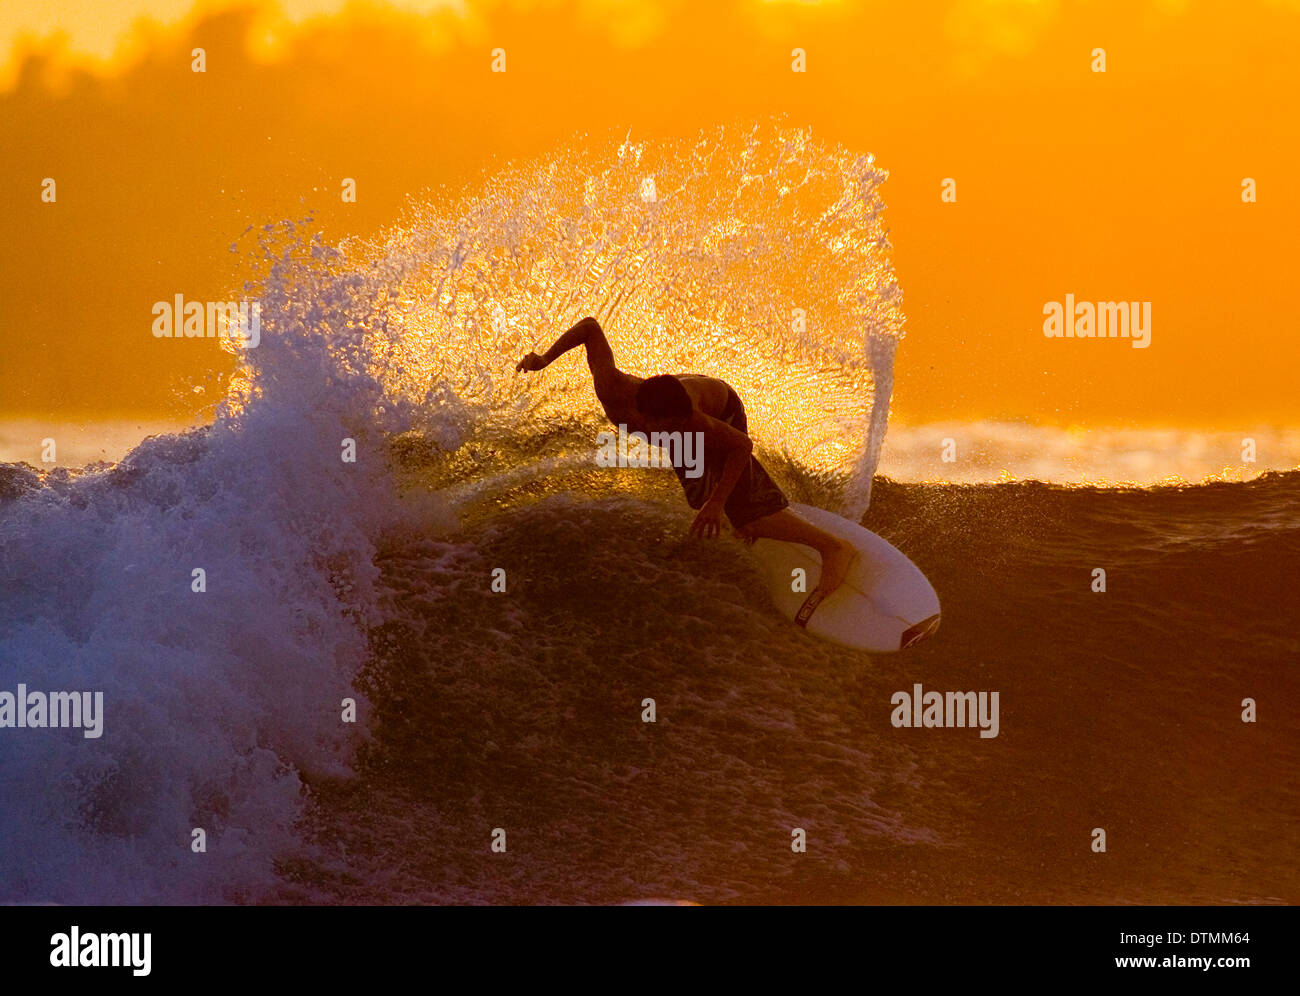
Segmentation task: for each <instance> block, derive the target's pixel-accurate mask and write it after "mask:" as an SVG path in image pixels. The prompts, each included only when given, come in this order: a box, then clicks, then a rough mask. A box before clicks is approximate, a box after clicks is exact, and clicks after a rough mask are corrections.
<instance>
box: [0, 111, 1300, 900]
mask: <svg viewBox="0 0 1300 996" xmlns="http://www.w3.org/2000/svg"><path fill="white" fill-rule="evenodd" d="M579 156H581V157H583V158H578V157H579ZM602 156H603V158H601V157H602ZM566 157H567V158H566ZM647 177H650V178H652V180H653V182H652V183H651V184H650V185H647V183H646V180H647ZM883 178H884V173H883V171H880V170H879V169H878V168H877V167H875V166H874V164H873V163H872V162H871V161H870V159H869V157H863V156H857V155H854V154H851V153H848V152H846V151H845V150H843V149H838V148H834V147H827V146H823V145H820V144H818V143H816V142H815V141H813V140H812V139H811V138H810V137H809V136H807V134H806V133H803V132H797V131H791V130H788V129H781V128H775V129H773V128H758V129H755V130H753V131H752V132H751V131H742V132H739V133H737V132H734V131H731V132H726V131H719V132H718V133H716V134H714V135H711V136H702V137H701V139H700V140H699V142H697V143H694V144H691V143H687V144H683V145H676V146H674V145H663V146H649V145H633V144H629V143H613V144H612V145H611V146H610V147H608V148H607V149H605V150H604V151H603V152H601V151H599V150H598V151H595V152H592V151H583V152H581V153H577V152H574V153H564V154H560V155H558V156H557V157H555V158H553V159H551V160H546V161H542V162H538V163H533V164H528V165H526V166H518V167H512V168H511V169H509V170H507V171H505V172H502V173H499V174H496V175H494V176H493V177H492V178H490V179H489V180H487V181H485V185H484V188H483V189H482V190H479V191H477V192H476V193H474V194H473V195H472V196H470V195H467V196H466V197H465V198H464V199H463V200H462V201H460V202H456V203H452V204H448V205H445V206H444V207H442V208H440V209H439V210H438V211H435V210H434V209H432V208H430V207H429V206H428V205H413V207H412V215H411V217H410V218H408V219H406V220H404V221H403V223H402V224H401V225H399V226H397V227H396V228H395V229H394V230H393V231H392V232H390V233H386V234H385V236H384V237H383V238H381V239H379V240H376V241H374V242H371V243H360V242H350V243H345V244H343V245H340V246H329V245H325V244H324V243H323V242H322V241H321V240H320V239H319V237H317V236H316V235H314V234H312V232H311V225H310V223H305V224H297V223H295V224H285V225H280V226H268V227H267V228H266V229H264V230H261V231H259V232H256V233H253V240H254V242H255V243H256V244H255V245H251V246H247V247H246V254H247V258H248V259H249V265H250V271H251V272H250V276H249V284H248V286H247V288H246V290H247V292H248V293H249V294H250V295H253V296H256V298H257V299H258V300H260V301H261V302H262V308H263V312H262V313H263V329H262V343H261V345H260V346H259V347H258V348H257V349H255V350H248V351H246V352H244V353H242V354H240V364H239V367H238V371H237V373H236V375H235V376H234V377H233V378H232V379H231V381H230V383H229V384H228V385H227V388H226V397H225V399H224V400H223V402H222V403H221V405H220V406H218V408H217V409H216V410H214V411H213V412H212V416H211V420H210V422H209V423H208V424H205V425H203V426H200V427H197V428H193V429H189V430H185V431H175V432H168V433H163V434H159V435H156V436H153V437H151V438H149V439H146V440H144V441H143V442H142V443H140V444H139V445H137V446H135V447H134V448H132V449H130V451H129V452H127V453H126V454H125V455H124V456H122V457H121V458H120V459H110V460H104V461H101V462H98V463H90V464H87V465H85V466H82V467H60V468H56V469H47V468H41V469H38V468H37V467H36V466H34V465H33V461H26V462H11V463H7V464H4V465H0V692H3V691H10V692H13V691H15V690H16V689H17V687H18V685H19V684H20V683H23V684H25V685H26V686H28V688H30V689H40V690H45V691H55V690H97V691H102V692H103V693H104V702H105V712H104V733H103V736H102V737H100V738H97V739H87V738H85V737H83V736H82V733H81V731H79V730H67V729H63V730H50V729H38V730H33V729H7V728H6V729H0V798H3V799H4V800H5V805H4V806H2V807H0V901H6V902H59V903H84V902H109V903H134V902H164V903H407V902H430V903H448V902H453V903H622V902H634V901H638V900H646V899H652V898H657V899H663V900H674V901H693V902H699V903H1175V904H1178V903H1278V902H1295V901H1296V900H1297V899H1300V863H1298V861H1297V848H1296V827H1297V825H1300V794H1298V793H1300V782H1298V780H1297V778H1296V772H1297V770H1298V762H1300V757H1298V756H1297V755H1298V753H1300V737H1297V733H1298V732H1300V730H1298V728H1297V727H1298V726H1300V724H1298V723H1297V714H1298V707H1300V677H1298V671H1297V661H1300V636H1298V635H1297V623H1298V622H1300V598H1298V597H1297V594H1296V589H1295V579H1296V577H1297V574H1298V573H1300V473H1297V472H1296V471H1269V472H1266V473H1263V474H1258V475H1254V476H1252V477H1250V478H1249V479H1241V480H1230V479H1220V480H1209V481H1206V482H1203V483H1169V484H1148V485H1146V486H1129V487H1120V486H1093V485H1081V484H1074V485H1070V486H1067V485H1063V484H1054V483H1047V482H1045V481H1040V480H1019V481H1008V482H1005V483H982V484H968V483H951V482H950V483H919V482H915V481H913V482H908V483H899V482H897V481H895V480H893V479H891V478H890V477H889V476H886V475H884V474H881V473H879V472H878V471H879V470H880V468H881V463H880V461H881V453H882V448H887V447H886V432H887V416H888V399H889V394H890V390H891V385H892V383H893V379H894V377H895V375H896V374H895V368H894V363H895V355H896V350H897V349H898V344H899V342H900V340H902V338H903V332H904V321H903V313H902V307H901V296H900V295H899V293H898V288H897V285H896V283H895V282H894V280H893V275H892V268H891V265H890V260H889V247H888V240H887V237H886V232H885V230H884V228H883V227H882V220H881V217H880V213H879V212H880V209H881V206H882V205H881V203H880V200H879V197H878V195H877V192H876V188H877V186H878V184H879V183H880V182H881V181H882V180H883ZM719 219H721V220H719ZM585 314H594V315H596V316H597V317H598V318H600V319H601V321H602V323H603V324H604V325H605V326H606V328H607V329H608V331H609V334H610V338H611V341H612V342H613V344H614V348H615V351H616V355H617V356H618V359H619V362H620V364H621V365H622V366H623V367H624V368H625V369H629V370H632V371H633V372H638V373H649V372H656V371H659V370H674V371H681V372H687V371H689V372H698V373H708V374H713V375H716V376H721V377H724V378H726V379H727V380H728V381H729V382H731V383H732V384H734V385H735V386H736V387H737V389H738V390H739V391H740V393H741V395H742V396H743V397H744V398H745V400H746V405H747V408H748V409H749V410H750V416H751V417H750V426H751V432H752V433H753V435H754V438H755V439H756V441H757V442H758V444H759V448H760V455H761V457H762V458H763V459H764V462H765V464H766V465H767V466H768V467H769V469H770V470H771V472H772V473H773V475H774V476H775V477H776V478H777V480H778V481H779V482H780V483H781V484H782V485H783V486H784V487H785V488H786V489H787V491H788V493H789V495H790V497H791V498H792V499H793V500H796V501H804V502H807V503H810V504H814V505H819V506H822V507H826V508H830V509H834V510H837V511H840V512H842V513H844V514H848V515H850V516H851V517H853V518H855V519H858V520H859V521H862V522H863V523H864V525H866V526H867V527H868V528H870V529H872V530H874V531H876V532H878V533H880V534H881V535H883V536H884V537H886V538H887V539H889V540H890V541H891V542H892V543H894V544H895V545H896V546H898V547H899V548H900V549H901V550H903V551H904V552H905V553H907V555H908V556H909V557H911V558H912V559H913V560H914V561H915V562H916V564H917V565H918V566H920V567H921V569H922V570H923V571H925V573H926V574H927V576H928V577H929V578H930V579H931V581H932V582H933V584H934V586H935V588H936V590H937V591H938V593H939V596H940V598H941V600H942V603H943V624H942V626H941V628H940V630H939V632H938V633H937V634H936V636H935V637H933V638H932V639H930V640H928V641H926V642H925V643H923V644H921V645H920V646H917V647H915V648H913V649H911V650H909V651H907V652H905V653H902V654H897V655H882V656H873V655H868V654H865V653H859V652H851V651H846V650H843V649H839V648H836V647H833V646H831V645H828V644H824V643H820V642H818V641H816V640H814V639H812V638H810V637H808V636H807V635H806V634H804V633H803V632H801V631H799V630H797V629H795V628H794V627H793V626H791V625H790V624H789V623H788V622H786V621H785V620H784V619H783V618H781V617H780V616H779V615H777V614H776V613H775V611H774V610H773V609H772V607H771V605H770V603H769V602H768V601H767V599H766V595H765V593H764V587H763V582H762V580H761V577H760V574H759V570H758V567H757V565H756V564H755V563H754V562H753V560H752V559H751V558H750V555H749V553H748V552H747V550H746V549H745V548H744V547H743V546H742V545H741V544H739V543H738V542H736V541H735V540H734V539H732V538H730V537H724V538H721V539H718V540H715V541H712V542H707V541H693V540H689V539H688V538H687V536H686V531H687V528H688V526H689V523H690V520H691V513H690V510H689V509H688V508H687V507H686V505H685V502H684V501H683V500H682V497H681V494H680V488H679V486H678V484H677V482H676V479H675V477H674V476H673V474H672V473H671V472H670V471H666V470H654V469H607V468H601V467H598V466H597V465H596V463H595V453H596V445H595V434H596V433H597V432H598V431H600V429H601V428H602V425H601V421H600V416H599V411H598V409H597V408H596V404H595V398H594V395H593V394H592V392H591V389H590V385H589V382H588V381H587V379H586V370H585V364H584V363H583V362H582V358H581V355H580V351H576V352H575V353H574V354H571V355H570V356H567V357H565V358H564V359H562V360H560V361H558V362H557V363H556V364H554V365H553V366H552V367H551V368H549V369H548V370H546V371H544V372H542V373H540V374H533V375H531V376H525V375H522V374H519V375H517V374H515V373H514V371H513V365H514V363H515V361H516V360H517V359H518V357H519V356H520V355H522V354H523V353H525V352H527V351H528V350H530V349H533V348H537V347H539V346H541V347H544V346H545V345H546V344H548V343H549V341H550V340H551V339H553V338H554V337H555V336H556V335H558V334H559V333H560V332H562V331H563V330H564V328H566V327H567V326H568V325H569V324H572V322H574V321H576V320H577V319H578V318H581V317H582V316H583V315H585ZM557 316H559V317H557ZM897 375H898V376H905V375H906V369H905V364H904V366H903V367H901V368H900V369H899V371H898V373H897ZM1279 438H1283V439H1289V438H1290V437H1288V436H1285V434H1284V435H1283V436H1282V437H1279ZM918 445H919V444H918ZM352 449H355V453H356V459H355V461H351V460H348V459H345V456H346V455H347V454H348V453H349V452H350V451H351V450H352ZM925 449H926V452H931V451H932V450H931V448H930V447H929V446H928V445H927V446H926V447H925ZM927 459H929V458H928V457H927ZM1217 459H1218V457H1217V455H1215V456H1213V457H1212V460H1217ZM943 472H944V469H943V468H942V467H940V468H936V473H943ZM1031 474H1032V468H1031ZM923 476H924V475H923ZM952 479H955V480H960V477H959V476H958V475H957V474H955V473H954V475H953V478H952ZM952 479H950V480H952ZM1098 568H1100V569H1102V570H1104V571H1105V577H1106V590H1105V591H1104V592H1098V591H1094V590H1093V589H1094V572H1095V571H1096V570H1097V569H1098ZM195 569H202V571H203V579H204V582H203V588H204V590H202V591H195V590H194V585H195V582H194V577H195V575H194V571H195ZM501 572H504V573H501ZM494 580H496V581H497V584H496V585H495V588H496V589H500V588H501V586H502V581H503V582H504V589H505V590H504V591H503V590H494V584H493V582H494ZM916 684H920V685H922V686H923V688H924V689H925V690H926V691H931V690H939V691H987V692H994V691H996V692H997V693H998V694H999V699H1000V721H999V733H998V736H997V737H995V738H981V737H980V736H979V734H978V731H977V730H973V729H899V728H895V727H893V726H892V724H891V721H890V717H891V713H892V712H893V706H892V705H891V698H892V697H893V696H894V694H895V693H896V692H900V691H908V692H911V691H912V689H913V688H914V686H915V685H916ZM646 699H653V700H654V704H655V722H653V723H649V722H645V721H643V710H644V708H645V704H644V702H645V700H646ZM1244 699H1252V700H1254V702H1255V704H1256V709H1257V722H1253V723H1244V722H1242V710H1243V700H1244ZM346 700H352V701H354V702H355V704H356V717H355V721H353V722H349V721H345V720H344V713H345V709H346ZM196 828H199V829H202V830H203V831H204V832H205V834H206V850H203V851H201V852H196V851H195V850H194V849H193V847H192V841H193V840H194V831H195V829H196ZM796 828H801V829H803V830H804V831H805V833H806V839H807V846H806V851H804V852H802V853H796V852H795V851H793V850H792V847H791V841H792V831H793V830H795V829H796ZM1096 828H1101V829H1103V830H1104V831H1105V834H1106V850H1105V852H1104V853H1097V852H1095V851H1094V850H1093V841H1094V830H1095V829H1096ZM498 830H500V831H503V832H504V836H503V835H502V834H501V833H496V834H495V839H497V840H498V841H499V840H501V839H504V842H505V850H504V851H500V850H494V849H493V846H492V845H493V841H494V832H495V831H498Z"/></svg>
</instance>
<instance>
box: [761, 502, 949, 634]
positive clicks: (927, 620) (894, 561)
mask: <svg viewBox="0 0 1300 996" xmlns="http://www.w3.org/2000/svg"><path fill="white" fill-rule="evenodd" d="M790 510H791V511H793V512H795V513H797V514H798V515H800V516H802V517H803V518H805V519H807V520H808V521H809V522H811V523H812V524H813V525H815V526H817V527H818V528H820V529H824V530H825V531H826V532H828V533H834V534H835V535H836V536H842V537H843V538H844V539H847V540H848V541H849V542H850V543H852V544H853V545H854V546H855V547H857V548H858V550H859V551H861V555H860V556H859V557H858V559H857V561H856V562H855V563H854V564H853V569H852V570H850V571H849V576H848V577H847V578H845V579H844V584H842V585H841V586H840V587H839V588H838V589H837V590H836V591H835V593H834V594H833V595H831V596H830V598H827V599H825V600H823V601H822V602H821V603H820V604H817V603H816V602H810V600H809V594H808V593H809V592H811V591H812V590H813V589H814V588H816V587H817V582H818V581H819V580H820V579H821V570H822V558H821V554H819V553H818V552H817V551H816V550H814V549H813V548H812V547H809V546H804V545H803V544H802V543H785V542H781V541H779V540H770V539H759V540H755V542H754V545H753V546H752V547H751V549H752V550H753V551H754V555H755V556H756V557H757V558H758V560H759V562H760V563H761V564H762V566H763V572H764V574H765V575H766V576H767V581H768V589H769V591H770V592H771V594H772V601H773V602H775V603H776V607H777V608H778V609H779V610H780V611H781V614H782V615H784V616H785V617H786V618H787V619H790V620H793V621H794V622H795V623H796V625H802V626H803V627H804V628H805V629H807V630H808V632H809V633H811V634H812V635H813V636H816V637H820V638H821V639H823V640H828V641H830V642H831V643H836V644H839V645H840V646H842V647H852V648H854V649H855V650H869V651H872V652H875V653H892V652H893V651H896V650H903V649H905V648H907V647H910V646H912V645H913V644H916V643H919V642H920V641H921V640H923V639H925V638H926V637H927V636H930V635H931V634H933V633H934V631H935V630H937V629H938V628H939V596H938V595H936V594H935V592H934V588H933V587H932V586H931V585H930V582H929V581H927V580H926V578H925V575H924V574H922V573H921V571H920V568H918V567H917V566H916V565H915V564H913V563H912V562H911V561H910V560H908V559H907V558H906V557H905V556H903V554H902V553H900V552H899V551H898V549H897V548H896V547H894V546H893V545H891V544H890V543H889V542H888V541H886V540H883V539H881V538H880V537H879V536H877V535H876V534H875V533H873V532H871V531H870V530H867V529H863V528H862V527H861V526H859V525H858V524H857V523H855V522H850V521H849V520H848V519H845V518H843V517H842V516H839V515H836V514H835V513H834V512H827V511H826V510H825V509H821V508H814V507H813V506H811V505H799V504H795V503H793V502H792V503H791V504H790ZM796 567H802V568H803V569H804V571H805V572H806V584H805V590H804V591H791V586H792V583H793V581H794V574H793V573H792V572H793V571H794V569H795V568H796ZM806 603H807V604H806ZM801 609H803V610H804V611H803V613H802V615H803V617H804V618H803V620H802V621H801V619H800V616H801V612H800V610H801ZM809 612H811V614H808V613H809Z"/></svg>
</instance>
